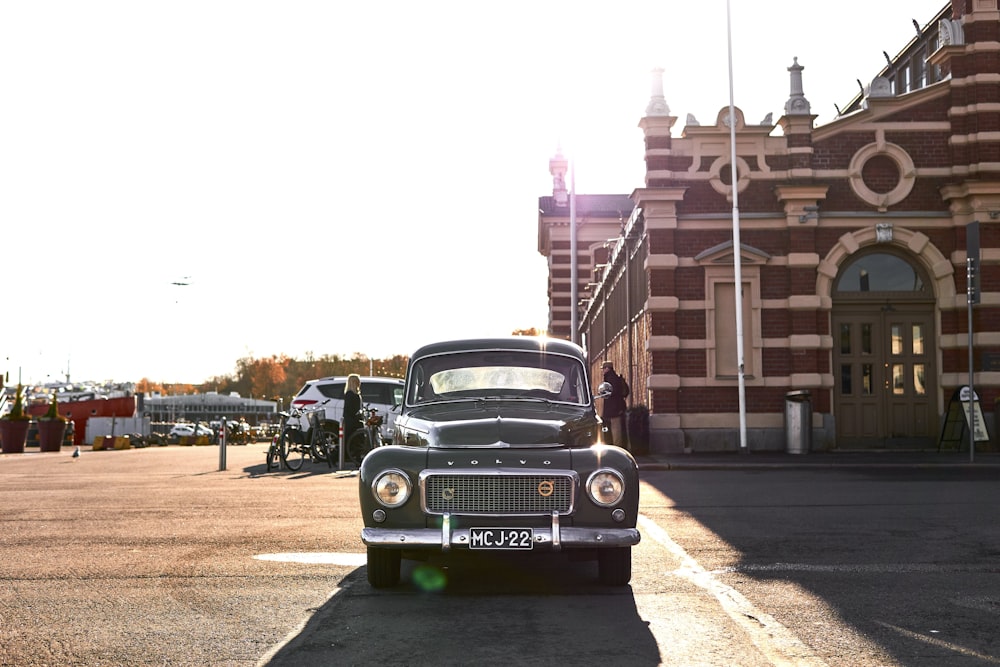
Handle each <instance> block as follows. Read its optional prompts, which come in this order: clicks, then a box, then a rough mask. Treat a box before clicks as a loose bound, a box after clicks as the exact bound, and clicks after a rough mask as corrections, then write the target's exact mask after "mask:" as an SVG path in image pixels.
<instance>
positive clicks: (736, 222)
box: [726, 0, 812, 454]
mask: <svg viewBox="0 0 1000 667" xmlns="http://www.w3.org/2000/svg"><path fill="white" fill-rule="evenodd" d="M726 41H727V43H728V46H729V145H730V146H729V150H730V158H729V167H730V170H731V174H732V175H731V180H732V183H733V278H734V281H735V283H736V284H735V285H734V287H735V290H736V293H735V294H734V296H735V301H736V364H737V368H738V372H739V398H740V452H742V453H743V454H747V453H748V452H749V450H747V396H746V378H745V377H744V374H743V370H744V359H743V270H742V268H743V267H742V266H741V264H742V261H741V258H740V249H741V248H742V243H741V242H740V197H739V187H738V186H739V179H738V174H737V171H736V110H735V105H734V104H733V30H732V18H731V16H730V10H729V0H726ZM811 417H812V416H811V415H810V420H809V421H810V422H811V421H812V419H811ZM807 427H808V428H812V424H811V423H810V424H808V425H807Z"/></svg>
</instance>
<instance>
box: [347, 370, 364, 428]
mask: <svg viewBox="0 0 1000 667" xmlns="http://www.w3.org/2000/svg"><path fill="white" fill-rule="evenodd" d="M361 426H362V422H361V376H360V375H358V374H357V373H351V374H350V375H348V376H347V386H346V387H344V442H345V443H346V442H347V441H348V440H350V439H351V435H353V434H354V432H355V431H357V430H358V429H359V428H361Z"/></svg>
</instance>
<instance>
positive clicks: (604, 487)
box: [587, 468, 625, 507]
mask: <svg viewBox="0 0 1000 667" xmlns="http://www.w3.org/2000/svg"><path fill="white" fill-rule="evenodd" d="M587 495H589V496H590V499H591V500H593V501H594V502H595V503H597V504H598V505H600V506H601V507H610V506H612V505H614V504H616V503H617V502H618V501H619V500H621V499H622V496H623V495H625V480H623V479H622V476H621V474H620V473H619V472H618V471H617V470H611V469H608V468H605V469H603V470H597V471H595V472H594V473H593V474H592V475H591V476H590V478H589V479H588V480H587Z"/></svg>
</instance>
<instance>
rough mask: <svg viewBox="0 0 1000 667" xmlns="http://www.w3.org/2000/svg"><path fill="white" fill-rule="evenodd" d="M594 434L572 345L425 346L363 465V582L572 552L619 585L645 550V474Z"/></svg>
mask: <svg viewBox="0 0 1000 667" xmlns="http://www.w3.org/2000/svg"><path fill="white" fill-rule="evenodd" d="M603 390H604V388H603V386H602V392H603ZM600 435H601V422H600V420H599V418H598V417H597V414H596V412H595V410H594V401H593V396H592V394H591V391H590V379H589V375H588V371H587V364H586V358H585V355H584V352H583V350H582V349H581V348H580V347H579V346H577V345H575V344H573V343H570V342H567V341H563V340H557V339H549V338H533V337H522V336H514V337H510V338H496V339H478V340H462V341H451V342H444V343H435V344H433V345H427V346H424V347H422V348H420V349H419V350H417V351H416V352H415V353H414V354H413V355H412V356H411V358H410V363H409V366H408V368H407V372H406V386H405V394H404V400H403V404H402V406H401V407H400V414H399V416H398V417H397V418H396V422H395V427H394V429H393V444H392V445H390V446H386V447H379V448H377V449H374V450H372V451H371V452H370V453H369V454H368V455H367V456H366V457H365V459H364V461H363V462H362V464H361V471H360V499H361V511H362V515H363V519H364V523H365V528H364V529H363V530H362V532H361V539H362V541H364V543H365V544H366V545H367V547H368V581H369V582H370V583H371V585H372V586H375V587H379V588H381V587H388V586H394V585H396V584H397V583H398V582H399V577H400V559H401V558H409V557H415V558H421V557H423V556H426V553H427V552H428V551H435V552H448V551H451V550H480V549H482V550H505V551H506V550H510V551H561V552H570V551H572V552H574V554H575V555H577V556H589V557H592V558H593V559H595V560H597V563H598V574H599V579H600V581H601V582H602V583H604V584H607V585H612V586H624V585H625V584H627V583H628V582H629V580H630V579H631V576H632V546H633V545H635V544H638V543H639V532H638V530H636V517H637V514H638V508H639V478H638V468H637V466H636V463H635V459H633V458H632V456H631V454H629V453H628V452H627V451H625V450H623V449H620V448H618V447H613V446H609V445H604V444H601V442H600ZM421 552H423V553H421Z"/></svg>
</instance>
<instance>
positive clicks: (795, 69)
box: [785, 57, 809, 116]
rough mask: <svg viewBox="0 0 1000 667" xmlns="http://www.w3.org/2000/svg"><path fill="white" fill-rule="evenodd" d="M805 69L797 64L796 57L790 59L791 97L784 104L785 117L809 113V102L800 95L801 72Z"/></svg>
mask: <svg viewBox="0 0 1000 667" xmlns="http://www.w3.org/2000/svg"><path fill="white" fill-rule="evenodd" d="M803 69H805V68H804V67H802V65H800V64H799V59H798V57H795V58H793V59H792V66H791V67H789V68H788V71H789V73H790V77H789V78H790V79H791V86H792V90H791V96H790V97H789V98H788V101H787V102H785V115H786V116H791V115H805V114H808V113H809V100H807V99H806V96H805V95H803V94H802V70H803Z"/></svg>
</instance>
